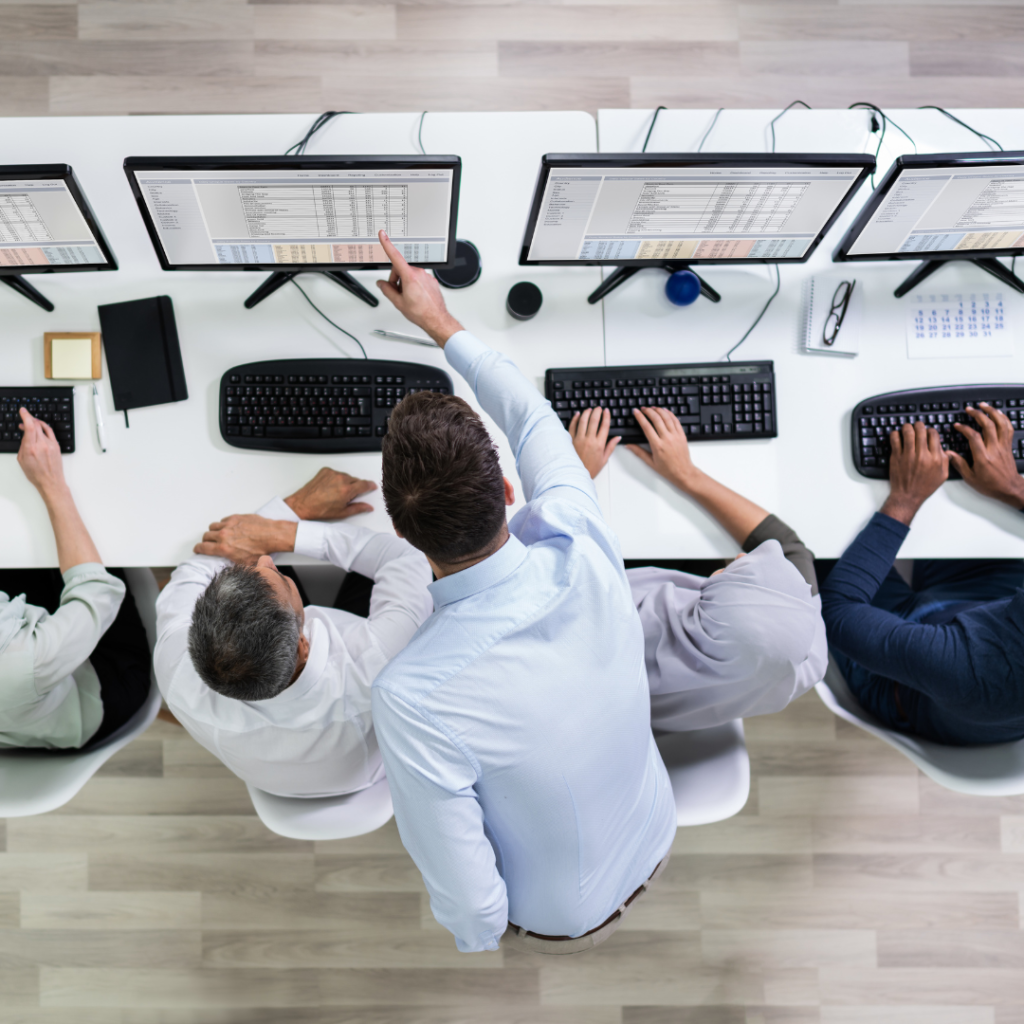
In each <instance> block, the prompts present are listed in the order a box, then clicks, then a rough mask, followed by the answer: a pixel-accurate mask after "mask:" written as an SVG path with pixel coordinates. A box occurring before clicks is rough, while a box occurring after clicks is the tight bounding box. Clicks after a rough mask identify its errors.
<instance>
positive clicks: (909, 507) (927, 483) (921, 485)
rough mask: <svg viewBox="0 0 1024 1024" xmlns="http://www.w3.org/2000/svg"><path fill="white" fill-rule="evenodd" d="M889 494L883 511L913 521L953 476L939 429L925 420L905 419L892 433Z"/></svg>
mask: <svg viewBox="0 0 1024 1024" xmlns="http://www.w3.org/2000/svg"><path fill="white" fill-rule="evenodd" d="M889 443H890V444H891V445H892V455H891V456H890V458H889V497H888V498H887V499H886V502H885V504H884V505H883V506H882V512H883V514H885V515H887V516H891V517H892V518H893V519H896V520H898V521H899V522H901V523H905V524H906V525H907V526H909V525H910V521H911V520H912V519H913V518H914V516H915V515H917V510H918V509H919V508H920V507H921V506H922V505H923V504H924V503H925V502H926V501H927V500H928V499H929V498H930V497H931V496H932V495H933V494H934V493H935V492H936V491H937V490H938V489H939V488H940V487H941V486H942V485H943V483H945V481H946V480H947V479H948V478H949V460H948V459H947V458H946V453H945V452H944V451H943V450H942V441H941V440H940V439H939V432H938V431H937V430H935V428H934V427H926V426H925V425H924V424H923V423H904V424H903V426H902V427H900V428H899V430H894V431H893V432H892V433H891V434H890V435H889Z"/></svg>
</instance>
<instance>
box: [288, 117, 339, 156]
mask: <svg viewBox="0 0 1024 1024" xmlns="http://www.w3.org/2000/svg"><path fill="white" fill-rule="evenodd" d="M354 113H355V111H354V110H325V111H324V112H323V113H322V114H321V115H320V116H319V117H318V118H317V119H316V120H315V121H314V122H313V123H312V125H310V128H309V131H308V132H306V134H305V135H304V136H303V137H302V138H301V139H300V140H299V141H298V142H296V143H295V145H294V146H289V147H288V148H287V149H286V150H285V151H284V155H285V156H291V155H292V151H293V150H294V151H295V156H301V155H302V154H303V153H305V152H306V146H307V145H308V144H309V140H310V139H311V138H313V136H314V135H316V133H317V132H318V131H320V129H321V128H323V126H324V125H325V124H327V122H328V121H333V120H334V118H336V117H340V116H341V115H342V114H354Z"/></svg>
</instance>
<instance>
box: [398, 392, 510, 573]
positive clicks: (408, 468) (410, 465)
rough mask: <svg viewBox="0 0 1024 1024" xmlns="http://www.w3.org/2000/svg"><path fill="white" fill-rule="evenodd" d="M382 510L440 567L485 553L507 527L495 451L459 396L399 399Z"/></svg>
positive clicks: (422, 395) (421, 395) (429, 394)
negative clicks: (503, 527) (503, 526)
mask: <svg viewBox="0 0 1024 1024" xmlns="http://www.w3.org/2000/svg"><path fill="white" fill-rule="evenodd" d="M383 450H384V458H383V463H384V464H383V486H382V487H381V490H382V492H383V494H384V506H385V508H387V510H388V515H389V516H391V520H392V522H393V523H394V524H395V529H397V530H398V532H399V533H401V534H402V536H403V537H405V538H406V540H408V541H409V543H410V544H411V545H412V546H413V547H414V548H418V549H419V550H420V551H422V552H423V553H424V554H425V555H427V556H428V557H429V558H432V559H433V560H434V561H435V562H438V563H441V564H443V565H453V564H455V563H456V562H460V561H463V560H465V559H467V558H470V557H472V556H473V555H475V554H478V553H479V552H481V551H483V550H484V549H485V548H486V547H487V545H488V544H489V543H490V542H491V541H492V540H494V538H495V537H496V536H497V535H498V533H499V531H500V530H501V527H502V525H503V524H504V522H505V488H504V484H503V480H502V474H501V465H500V463H499V462H498V451H497V449H496V448H495V447H494V442H493V441H492V440H491V437H490V435H489V434H488V433H487V428H486V427H485V426H484V425H483V421H482V420H481V419H480V417H479V416H478V415H477V414H476V413H475V412H474V411H473V410H472V408H470V406H469V405H468V404H467V403H466V402H464V401H463V400H462V399H461V398H457V397H456V396H455V395H437V394H433V393H432V392H429V391H421V392H419V393H417V394H415V395H409V396H408V397H407V398H404V399H402V401H401V402H399V404H398V405H397V406H395V411H394V412H393V413H392V414H391V419H390V420H389V421H388V432H387V434H385V435H384V444H383Z"/></svg>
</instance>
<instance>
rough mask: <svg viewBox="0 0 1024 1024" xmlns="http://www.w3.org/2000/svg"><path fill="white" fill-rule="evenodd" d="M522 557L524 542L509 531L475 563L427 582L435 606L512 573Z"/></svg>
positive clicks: (449, 601) (472, 591)
mask: <svg viewBox="0 0 1024 1024" xmlns="http://www.w3.org/2000/svg"><path fill="white" fill-rule="evenodd" d="M525 560H526V545H525V544H523V542H522V541H521V540H519V538H518V537H514V536H512V534H511V533H510V534H509V535H508V540H507V541H505V543H504V544H502V546H501V547H500V548H498V550H497V551H495V552H494V554H493V555H488V557H487V558H485V559H484V560H483V561H482V562H477V563H476V565H471V566H470V567H469V568H468V569H463V570H462V571H461V572H456V573H452V575H451V576H443V577H442V578H441V579H439V580H434V582H433V583H431V584H430V585H429V586H428V589H429V590H430V594H431V597H433V599H434V607H435V608H443V607H444V606H445V605H447V604H453V603H454V602H455V601H461V600H462V599H463V598H466V597H471V596H472V595H473V594H479V593H480V592H481V591H482V590H486V589H487V588H488V587H493V586H494V584H495V583H500V582H501V581H502V580H503V579H505V577H506V576H511V575H512V573H514V572H515V571H516V569H518V568H519V566H521V565H522V564H523V562H524V561H525Z"/></svg>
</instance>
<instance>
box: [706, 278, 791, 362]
mask: <svg viewBox="0 0 1024 1024" xmlns="http://www.w3.org/2000/svg"><path fill="white" fill-rule="evenodd" d="M774 267H775V291H773V292H772V293H771V295H769V296H768V301H767V302H766V303H765V304H764V306H763V307H762V308H761V312H760V313H758V314H757V317H756V319H755V320H754V322H753V323H752V324H751V325H750V326H749V327H748V328H747V329H746V331H745V332H744V334H743V337H742V338H740V340H739V341H737V342H736V344H735V345H733V347H732V348H731V349H729V351H728V352H726V353H725V355H724V356H722V358H721V362H723V363H731V362H732V354H733V352H735V351H736V349H738V348H739V347H740V345H742V344H743V342H745V341H746V340H747V338H749V337H750V335H751V334H752V333H753V331H754V328H755V327H756V326H757V325H758V324H759V323H760V322H761V318H762V317H763V316H764V315H765V313H767V312H768V307H769V306H770V305H771V304H772V301H773V300H774V299H775V296H776V295H778V294H779V288H780V287H781V286H782V275H781V274H780V273H779V265H778V263H776V264H774Z"/></svg>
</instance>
